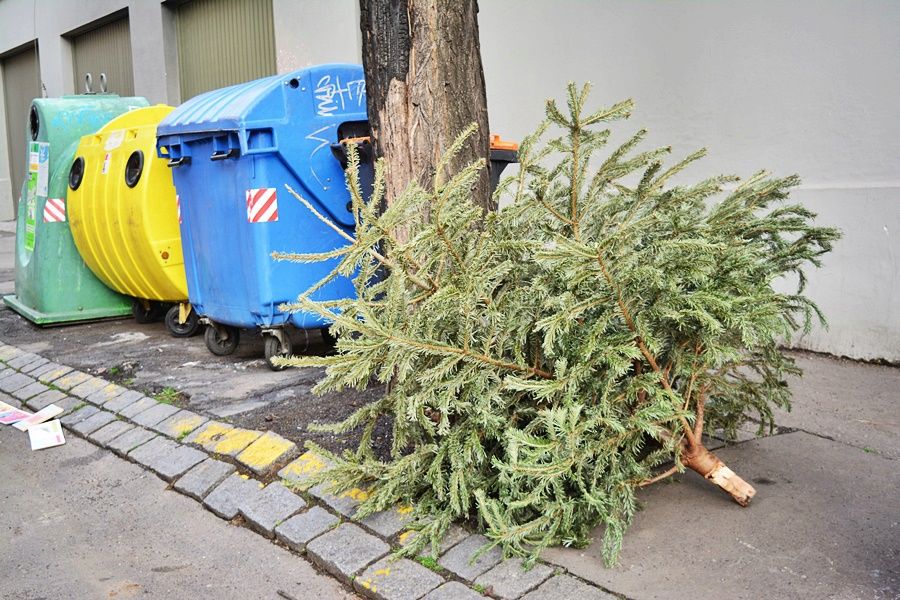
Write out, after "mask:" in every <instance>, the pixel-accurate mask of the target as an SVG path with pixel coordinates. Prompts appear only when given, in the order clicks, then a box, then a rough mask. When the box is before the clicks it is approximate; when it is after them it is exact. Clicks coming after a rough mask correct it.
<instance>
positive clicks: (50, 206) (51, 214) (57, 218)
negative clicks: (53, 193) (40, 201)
mask: <svg viewBox="0 0 900 600" xmlns="http://www.w3.org/2000/svg"><path fill="white" fill-rule="evenodd" d="M65 221H66V200H65V198H47V202H46V203H45V204H44V223H65Z"/></svg>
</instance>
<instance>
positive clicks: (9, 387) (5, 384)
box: [0, 373, 34, 394]
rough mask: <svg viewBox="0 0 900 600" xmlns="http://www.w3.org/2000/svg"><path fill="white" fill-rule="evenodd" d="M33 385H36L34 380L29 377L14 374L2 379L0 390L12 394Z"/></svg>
mask: <svg viewBox="0 0 900 600" xmlns="http://www.w3.org/2000/svg"><path fill="white" fill-rule="evenodd" d="M32 383H34V379H32V378H31V377H29V376H28V375H23V374H22V373H13V374H12V375H9V376H8V377H4V378H3V379H0V390H2V391H4V392H6V393H7V394H12V393H13V392H15V391H16V390H21V389H22V388H23V387H25V386H27V385H31V384H32Z"/></svg>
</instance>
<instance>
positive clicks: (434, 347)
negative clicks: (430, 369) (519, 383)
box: [381, 333, 553, 379]
mask: <svg viewBox="0 0 900 600" xmlns="http://www.w3.org/2000/svg"><path fill="white" fill-rule="evenodd" d="M381 335H382V336H384V338H385V339H388V340H390V341H392V342H396V343H397V344H400V345H403V346H408V347H410V348H418V349H419V350H428V351H429V352H433V353H435V354H455V355H457V356H464V357H466V358H471V359H474V360H477V361H479V362H482V363H484V364H487V365H491V366H494V367H498V368H500V369H505V370H507V371H514V372H516V373H526V374H529V375H535V376H537V377H540V378H542V379H553V374H552V373H548V372H547V371H544V370H543V369H536V368H533V367H528V366H522V365H517V364H515V363H510V362H506V361H503V360H499V359H496V358H492V357H490V356H487V355H486V354H481V353H478V352H472V351H471V350H463V349H462V348H456V347H455V346H447V345H444V344H434V343H426V342H419V341H416V340H411V339H409V338H405V337H400V336H396V335H391V334H390V333H382V334H381Z"/></svg>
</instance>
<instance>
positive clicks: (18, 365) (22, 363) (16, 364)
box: [6, 352, 46, 371]
mask: <svg viewBox="0 0 900 600" xmlns="http://www.w3.org/2000/svg"><path fill="white" fill-rule="evenodd" d="M40 359H41V357H40V356H38V355H37V354H33V353H31V352H27V353H25V354H20V355H19V356H17V357H15V358H13V359H11V360H9V361H8V362H7V363H6V364H8V365H9V366H10V367H12V368H13V369H17V370H19V371H21V370H22V368H23V367H27V366H28V365H30V364H31V363H33V362H36V361H38V360H40ZM44 360H46V359H44Z"/></svg>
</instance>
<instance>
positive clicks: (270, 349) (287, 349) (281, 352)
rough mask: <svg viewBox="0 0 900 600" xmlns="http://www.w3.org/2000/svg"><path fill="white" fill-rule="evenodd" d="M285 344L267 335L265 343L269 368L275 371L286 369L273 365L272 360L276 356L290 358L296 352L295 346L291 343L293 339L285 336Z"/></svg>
mask: <svg viewBox="0 0 900 600" xmlns="http://www.w3.org/2000/svg"><path fill="white" fill-rule="evenodd" d="M283 337H284V343H282V342H281V340H279V339H278V338H277V337H275V336H274V335H266V336H265V338H264V340H263V343H264V351H265V356H266V364H267V365H269V368H270V369H272V370H273V371H283V370H284V369H285V367H284V366H281V365H275V364H273V363H272V359H273V358H275V357H276V356H282V357H287V356H290V355H291V354H292V353H293V351H294V345H293V344H292V343H291V338H289V337H288V336H287V334H285V335H284V336H283Z"/></svg>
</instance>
